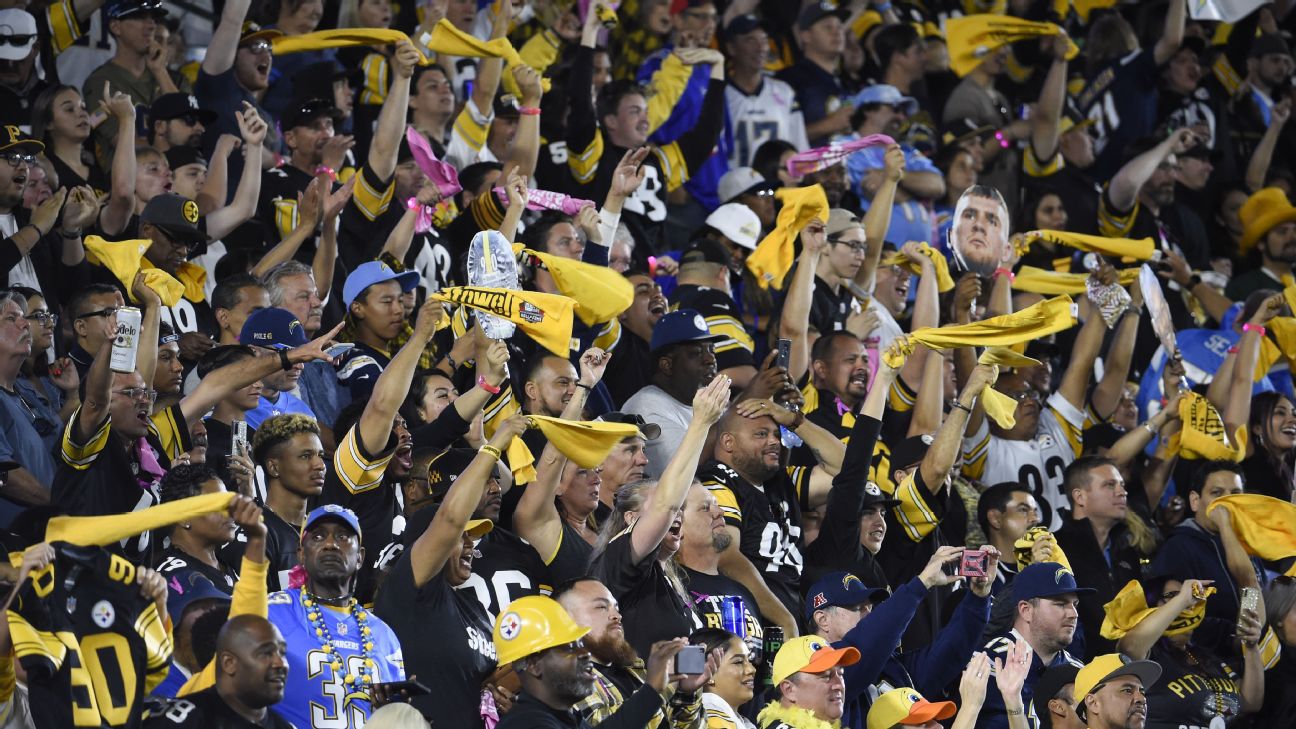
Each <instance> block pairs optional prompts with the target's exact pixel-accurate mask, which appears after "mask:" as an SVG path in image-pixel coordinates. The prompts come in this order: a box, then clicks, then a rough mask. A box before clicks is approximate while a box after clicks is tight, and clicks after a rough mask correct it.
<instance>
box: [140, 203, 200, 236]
mask: <svg viewBox="0 0 1296 729" xmlns="http://www.w3.org/2000/svg"><path fill="white" fill-rule="evenodd" d="M140 222H141V223H151V224H152V225H154V226H156V227H158V228H161V229H162V231H163V232H165V233H166V234H167V235H169V236H171V237H172V238H175V239H176V240H181V241H191V242H198V243H206V242H207V241H208V240H210V238H209V237H208V235H207V224H206V221H204V220H203V218H202V215H201V214H200V213H199V212H198V203H196V202H194V201H193V200H190V199H189V198H187V197H184V196H183V195H177V194H175V193H174V192H164V193H162V194H161V195H158V196H156V197H154V198H153V199H152V200H149V201H148V204H147V205H145V206H144V212H142V213H140Z"/></svg>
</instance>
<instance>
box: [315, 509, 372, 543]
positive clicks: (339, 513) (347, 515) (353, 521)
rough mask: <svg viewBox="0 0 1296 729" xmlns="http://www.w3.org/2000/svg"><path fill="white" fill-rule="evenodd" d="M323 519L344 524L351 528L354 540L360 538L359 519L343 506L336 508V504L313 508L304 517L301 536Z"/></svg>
mask: <svg viewBox="0 0 1296 729" xmlns="http://www.w3.org/2000/svg"><path fill="white" fill-rule="evenodd" d="M325 519H337V520H338V521H341V522H344V523H345V524H346V525H347V526H349V527H351V531H353V532H355V534H356V538H357V539H359V538H360V536H361V535H360V518H359V517H357V516H356V515H355V512H354V511H351V510H350V509H348V508H346V507H345V506H338V505H337V504H324V505H323V506H317V507H315V509H314V510H312V511H311V513H309V514H307V515H306V526H303V527H302V534H305V533H306V532H308V531H310V528H311V527H313V526H315V524H316V523H317V522H320V521H323V520H325Z"/></svg>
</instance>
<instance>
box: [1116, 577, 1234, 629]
mask: <svg viewBox="0 0 1296 729" xmlns="http://www.w3.org/2000/svg"><path fill="white" fill-rule="evenodd" d="M1215 592H1216V590H1215V588H1214V587H1208V588H1206V591H1205V594H1204V595H1202V596H1201V598H1202V599H1201V600H1200V601H1199V602H1197V603H1194V604H1193V606H1192V607H1190V608H1188V609H1187V610H1185V611H1183V612H1181V613H1179V615H1178V616H1176V617H1175V619H1174V620H1172V621H1171V622H1170V627H1168V628H1166V631H1165V635H1181V634H1183V633H1190V632H1192V631H1193V630H1195V629H1196V628H1197V626H1198V625H1201V622H1202V619H1204V618H1205V617H1206V598H1208V597H1210V596H1211V595H1214V594H1215ZM1103 610H1104V611H1106V613H1107V615H1106V616H1105V617H1104V618H1103V622H1102V628H1100V629H1099V631H1098V632H1100V633H1102V637H1104V638H1106V639H1108V640H1120V639H1121V638H1123V637H1125V634H1126V633H1128V632H1130V631H1131V630H1133V629H1134V628H1135V627H1136V626H1138V624H1139V623H1141V622H1143V621H1144V620H1146V619H1147V617H1148V616H1149V615H1151V614H1152V613H1154V612H1156V608H1153V607H1148V604H1147V596H1146V595H1144V594H1143V585H1142V583H1140V582H1139V581H1138V580H1130V581H1129V582H1128V583H1127V584H1126V585H1125V587H1123V588H1121V591H1120V592H1119V593H1117V594H1116V597H1114V598H1112V601H1111V602H1109V603H1107V604H1106V605H1103Z"/></svg>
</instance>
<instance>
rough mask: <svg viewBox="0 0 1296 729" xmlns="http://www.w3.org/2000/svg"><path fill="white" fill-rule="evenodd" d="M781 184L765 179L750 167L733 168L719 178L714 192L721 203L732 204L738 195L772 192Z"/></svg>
mask: <svg viewBox="0 0 1296 729" xmlns="http://www.w3.org/2000/svg"><path fill="white" fill-rule="evenodd" d="M782 184H783V183H782V182H779V181H777V180H775V181H772V182H771V181H770V180H767V179H765V178H764V177H762V176H761V173H759V172H757V171H756V170H754V169H752V168H751V167H735V168H733V169H732V170H729V171H728V172H726V173H724V176H723V177H721V178H720V183H719V184H718V185H717V187H716V192H717V193H718V194H719V195H720V200H721V202H733V200H734V199H735V198H737V197H738V196H739V195H746V194H747V193H749V192H760V191H762V190H770V191H773V190H774V188H776V187H779V186H781V185H782Z"/></svg>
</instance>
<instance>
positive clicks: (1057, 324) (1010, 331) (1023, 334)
mask: <svg viewBox="0 0 1296 729" xmlns="http://www.w3.org/2000/svg"><path fill="white" fill-rule="evenodd" d="M1074 306H1075V305H1074V304H1073V303H1072V302H1071V298H1070V297H1068V296H1058V297H1056V298H1053V299H1045V300H1044V301H1041V302H1039V303H1037V304H1034V305H1032V306H1028V307H1026V308H1025V309H1022V310H1021V311H1018V312H1014V313H1012V314H1004V315H1002V316H996V317H991V318H989V319H986V320H985V321H979V322H974V323H972V324H956V325H950V326H943V327H924V328H922V329H919V330H917V331H915V332H913V333H912V334H910V335H909V339H910V340H912V341H914V342H918V343H921V344H925V345H927V346H928V347H931V348H932V349H953V348H955V347H990V346H1007V345H1011V344H1016V343H1018V342H1027V341H1030V340H1032V339H1039V338H1040V337H1044V336H1048V335H1049V334H1053V333H1055V332H1060V331H1062V330H1064V329H1070V328H1071V327H1072V326H1074V325H1075V323H1076V319H1075V315H1074V314H1073V313H1072V308H1073V307H1074ZM883 359H885V360H886V363H887V365H888V366H890V367H893V368H899V367H900V366H901V365H903V364H904V357H903V356H897V355H896V354H893V353H891V352H887V353H885V354H883Z"/></svg>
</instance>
